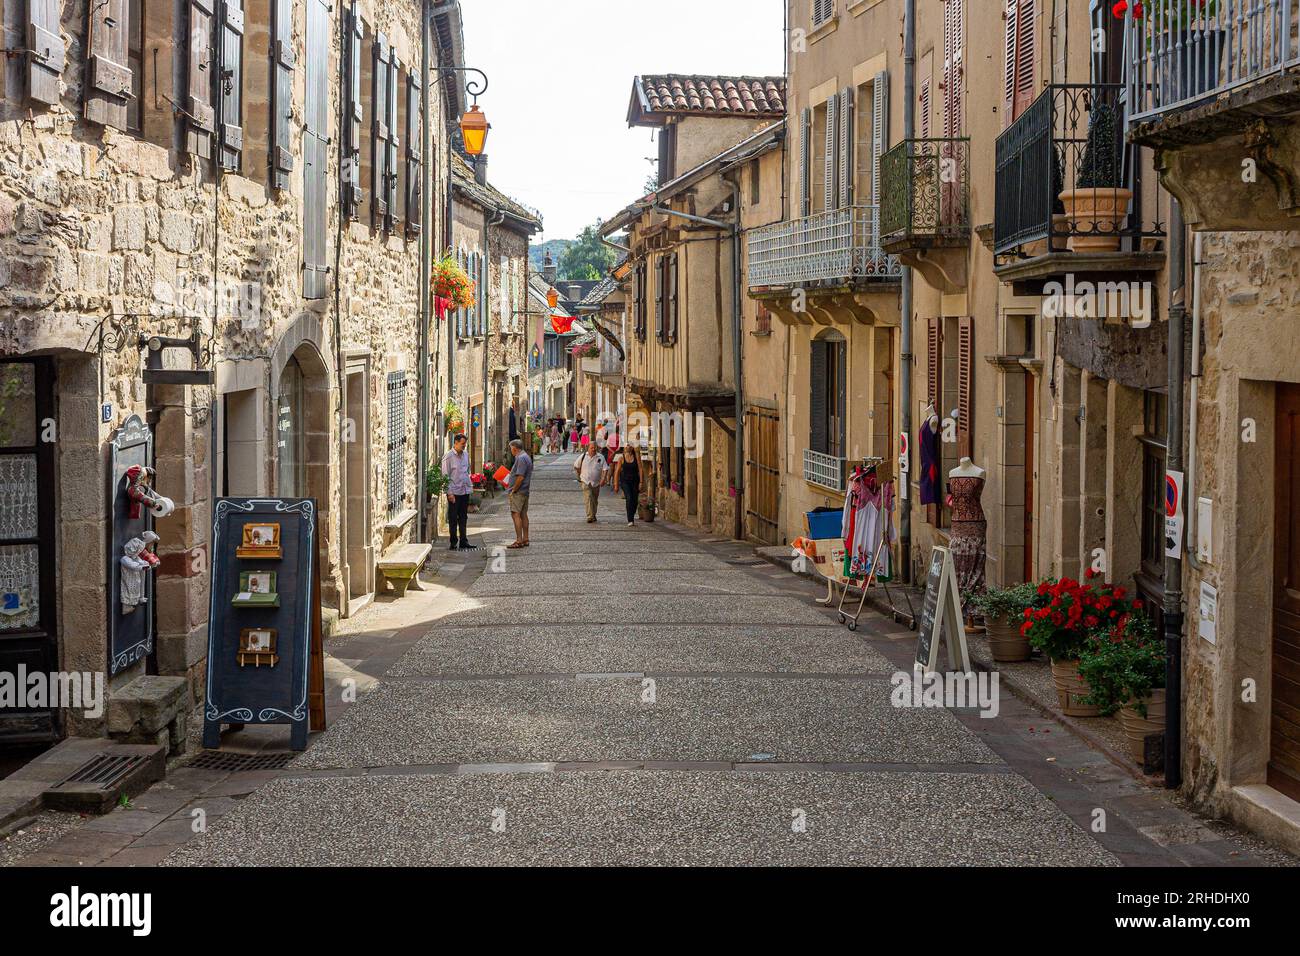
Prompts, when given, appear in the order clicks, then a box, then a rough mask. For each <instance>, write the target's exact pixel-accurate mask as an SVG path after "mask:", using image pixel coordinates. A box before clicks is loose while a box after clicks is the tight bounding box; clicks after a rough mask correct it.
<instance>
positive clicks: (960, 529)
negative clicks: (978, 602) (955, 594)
mask: <svg viewBox="0 0 1300 956" xmlns="http://www.w3.org/2000/svg"><path fill="white" fill-rule="evenodd" d="M948 492H949V493H950V494H951V495H952V529H951V531H950V532H949V545H950V547H951V548H952V561H953V565H954V566H955V567H956V569H957V586H958V588H960V590H961V595H962V609H963V610H964V611H966V612H967V613H969V612H970V605H969V601H970V599H971V598H972V597H974V596H975V595H977V594H982V593H983V592H984V558H985V555H986V553H987V545H986V538H987V534H988V522H987V521H986V520H985V519H984V509H983V508H981V507H980V495H982V494H983V493H984V479H983V478H972V477H966V478H949V479H948Z"/></svg>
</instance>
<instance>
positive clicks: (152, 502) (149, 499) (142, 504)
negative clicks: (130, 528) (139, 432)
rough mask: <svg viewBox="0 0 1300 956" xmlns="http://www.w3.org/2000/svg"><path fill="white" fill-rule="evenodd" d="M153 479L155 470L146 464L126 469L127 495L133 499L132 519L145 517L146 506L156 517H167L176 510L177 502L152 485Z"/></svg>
mask: <svg viewBox="0 0 1300 956" xmlns="http://www.w3.org/2000/svg"><path fill="white" fill-rule="evenodd" d="M153 480H154V470H153V469H152V468H149V467H148V466H146V465H132V466H131V467H130V468H128V469H127V470H126V496H127V498H129V499H130V501H131V511H130V515H129V516H130V518H131V520H133V521H134V520H137V519H139V518H142V517H144V508H146V507H147V508H148V509H149V510H150V511H152V512H153V514H154V517H155V518H166V517H167V516H168V515H169V514H171V513H172V512H173V511H175V510H176V502H174V501H172V500H171V499H170V498H168V497H166V496H164V495H160V494H158V492H156V491H154V490H153V488H151V487H150V485H151V484H152V483H153Z"/></svg>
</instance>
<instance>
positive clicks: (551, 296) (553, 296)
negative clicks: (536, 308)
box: [546, 286, 560, 309]
mask: <svg viewBox="0 0 1300 956" xmlns="http://www.w3.org/2000/svg"><path fill="white" fill-rule="evenodd" d="M546 304H547V305H549V306H550V307H551V308H552V309H553V308H555V307H556V306H557V305H559V304H560V293H558V292H556V291H555V287H554V286H552V287H551V288H549V289H547V290H546Z"/></svg>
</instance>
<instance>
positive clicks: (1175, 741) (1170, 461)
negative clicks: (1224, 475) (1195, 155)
mask: <svg viewBox="0 0 1300 956" xmlns="http://www.w3.org/2000/svg"><path fill="white" fill-rule="evenodd" d="M1170 206H1171V210H1170V212H1171V215H1170V224H1169V226H1170V228H1169V240H1170V241H1169V396H1168V402H1167V404H1168V411H1169V417H1168V421H1167V428H1166V451H1165V472H1166V474H1168V473H1169V472H1174V471H1177V472H1181V471H1182V470H1183V320H1184V318H1185V317H1186V305H1185V292H1186V289H1185V288H1184V284H1185V277H1184V273H1185V268H1184V263H1183V258H1184V255H1185V250H1186V244H1187V237H1186V233H1185V226H1184V225H1183V210H1182V206H1181V205H1180V204H1179V202H1178V200H1177V199H1171V201H1170ZM1183 507H1184V508H1185V507H1186V504H1185V503H1184V504H1183ZM1164 572H1165V590H1164V606H1165V608H1164V618H1165V786H1166V787H1167V788H1169V789H1175V788H1177V787H1179V786H1181V784H1182V782H1183V768H1182V720H1183V700H1182V689H1183V688H1182V684H1183V561H1182V557H1181V556H1180V555H1175V556H1174V557H1170V556H1168V555H1166V556H1165V564H1164Z"/></svg>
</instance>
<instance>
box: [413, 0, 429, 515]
mask: <svg viewBox="0 0 1300 956" xmlns="http://www.w3.org/2000/svg"><path fill="white" fill-rule="evenodd" d="M422 7H423V11H424V15H423V16H422V17H421V18H420V112H421V115H423V116H424V117H425V122H424V124H423V125H422V127H421V129H420V156H421V157H422V161H421V163H420V287H419V296H420V308H419V316H420V333H419V343H420V347H419V351H418V355H419V358H418V361H419V363H420V367H419V373H418V380H419V383H420V384H419V387H418V394H419V412H418V413H417V414H416V433H415V500H416V508H415V510H416V515H417V517H416V519H415V521H416V525H415V540H416V541H427V540H428V533H427V532H426V530H425V520H426V518H425V513H426V511H427V510H428V509H427V507H426V503H425V500H424V473H425V471H426V470H427V469H428V467H429V423H430V422H431V421H432V417H431V416H430V415H429V407H430V405H429V295H430V291H429V285H430V280H431V273H432V260H433V215H432V213H433V202H432V200H431V199H430V197H431V196H432V195H433V193H432V191H431V181H432V176H431V175H430V172H429V162H430V159H431V157H432V152H431V146H432V143H431V136H430V132H429V127H430V123H429V72H430V68H431V62H430V61H431V50H430V47H431V46H432V42H433V36H432V34H433V10H432V8H431V7H430V5H429V2H428V0H425V2H424V4H422ZM426 212H427V213H428V214H427V215H426Z"/></svg>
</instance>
